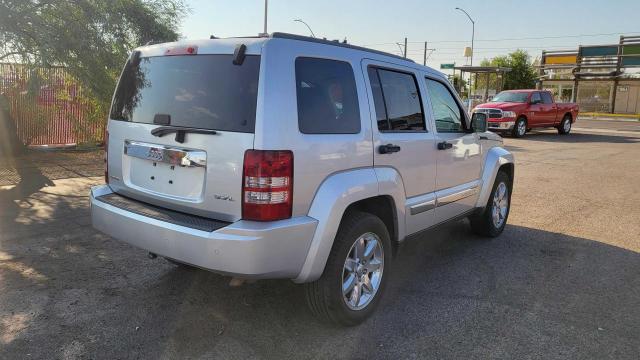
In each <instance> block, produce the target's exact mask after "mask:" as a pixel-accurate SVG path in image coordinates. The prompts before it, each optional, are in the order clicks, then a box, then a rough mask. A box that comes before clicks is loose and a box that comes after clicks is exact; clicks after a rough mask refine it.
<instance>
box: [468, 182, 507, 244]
mask: <svg viewBox="0 0 640 360" xmlns="http://www.w3.org/2000/svg"><path fill="white" fill-rule="evenodd" d="M511 189H512V186H511V179H510V178H509V176H508V175H507V174H506V173H505V172H503V171H499V172H498V174H497V175H496V181H495V182H494V184H493V190H492V191H491V195H490V196H489V201H488V202H487V206H486V207H485V209H484V211H483V212H482V213H480V214H477V215H474V216H471V217H469V221H471V228H472V229H473V231H474V232H475V233H476V234H478V235H482V236H488V237H496V236H498V235H500V234H501V233H502V231H503V230H504V227H505V226H506V225H507V218H508V217H509V210H510V208H511Z"/></svg>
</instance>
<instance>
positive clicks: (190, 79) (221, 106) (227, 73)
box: [111, 55, 260, 133]
mask: <svg viewBox="0 0 640 360" xmlns="http://www.w3.org/2000/svg"><path fill="white" fill-rule="evenodd" d="M259 71H260V56H255V55H254V56H247V57H246V58H245V60H244V62H243V64H242V65H234V64H233V55H196V56H193V55H190V56H189V55H188V56H159V57H147V58H142V59H141V61H140V64H139V65H138V66H137V67H136V66H132V65H131V64H130V63H127V65H126V66H125V69H124V71H123V72H122V76H121V79H120V82H119V83H118V88H117V89H116V94H115V96H114V99H113V105H112V107H111V119H113V120H123V121H131V122H138V123H147V124H153V123H154V118H155V117H156V115H162V116H163V117H164V118H165V119H166V118H167V116H166V115H168V118H169V119H170V123H169V124H170V125H172V126H179V127H190V128H199V129H213V130H223V131H236V132H250V133H252V132H253V131H254V127H255V117H256V101H257V93H258V73H259ZM163 125H166V124H163Z"/></svg>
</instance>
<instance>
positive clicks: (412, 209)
mask: <svg viewBox="0 0 640 360" xmlns="http://www.w3.org/2000/svg"><path fill="white" fill-rule="evenodd" d="M447 190H450V189H445V190H444V191H447ZM478 192H479V187H478V185H477V182H474V185H472V186H471V187H469V188H466V189H462V190H460V191H456V192H454V193H451V194H446V195H441V196H440V197H437V196H438V193H430V194H428V195H431V196H427V195H421V196H420V197H423V196H427V197H428V199H427V200H424V201H421V202H419V203H417V204H413V205H410V206H409V213H410V214H411V215H418V214H420V213H423V212H425V211H429V210H433V209H435V208H437V207H439V206H444V205H449V204H451V203H454V202H456V201H460V200H462V199H466V198H468V197H470V196H473V195H475V194H477V193H478Z"/></svg>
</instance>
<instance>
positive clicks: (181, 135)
mask: <svg viewBox="0 0 640 360" xmlns="http://www.w3.org/2000/svg"><path fill="white" fill-rule="evenodd" d="M171 133H176V138H175V140H176V142H179V143H181V144H182V143H183V142H184V139H185V135H186V134H187V133H190V134H206V135H215V134H217V133H218V132H217V131H215V130H207V129H181V128H175V127H172V126H160V127H157V128H155V129H153V130H151V135H153V136H157V137H163V136H165V135H167V134H171Z"/></svg>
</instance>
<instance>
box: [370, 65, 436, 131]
mask: <svg viewBox="0 0 640 360" xmlns="http://www.w3.org/2000/svg"><path fill="white" fill-rule="evenodd" d="M368 72H369V81H370V82H371V90H372V92H373V101H374V104H375V108H376V119H377V121H378V130H380V131H424V130H425V124H424V114H423V111H422V104H421V102H420V92H419V91H418V86H417V83H416V79H415V77H414V76H413V75H412V74H407V73H403V72H397V71H392V70H385V69H378V68H374V67H370V68H369V70H368Z"/></svg>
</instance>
